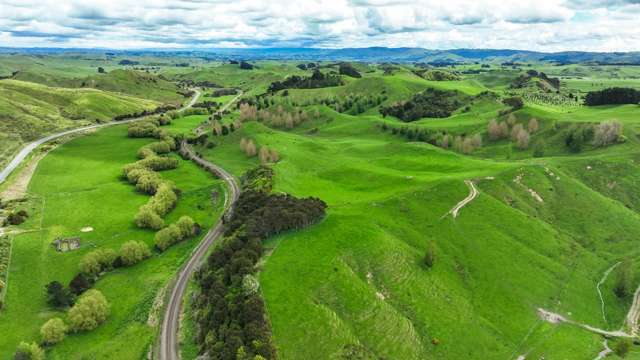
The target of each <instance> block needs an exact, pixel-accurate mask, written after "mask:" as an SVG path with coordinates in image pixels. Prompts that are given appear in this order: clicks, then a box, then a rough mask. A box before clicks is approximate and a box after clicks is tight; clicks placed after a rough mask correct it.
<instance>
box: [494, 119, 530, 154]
mask: <svg viewBox="0 0 640 360" xmlns="http://www.w3.org/2000/svg"><path fill="white" fill-rule="evenodd" d="M516 121H517V119H516V118H515V116H513V114H510V115H509V117H508V118H507V119H506V120H505V121H501V122H498V121H496V120H495V119H492V120H491V121H489V124H487V134H488V136H489V139H490V140H493V141H496V140H501V139H507V138H510V139H511V141H513V142H515V143H516V146H517V147H518V148H519V149H526V148H528V147H529V141H530V138H531V134H533V133H535V132H537V131H538V130H539V128H540V123H539V122H538V119H536V118H531V119H529V122H528V123H527V127H526V128H525V127H524V125H522V124H519V123H516Z"/></svg>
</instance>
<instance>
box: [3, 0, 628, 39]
mask: <svg viewBox="0 0 640 360" xmlns="http://www.w3.org/2000/svg"><path fill="white" fill-rule="evenodd" d="M0 46H9V47H83V48H93V47H101V48H115V49H132V48H212V47H323V48H340V47H367V46H388V47H422V48H428V49H451V48H502V49H506V48H508V49H526V50H539V51H563V50H584V51H638V50H640V0H587V1H581V0H566V1H560V0H471V1H460V0H446V1H431V0H417V1H406V0H313V1H308V0H224V1H223V0H183V1H177V0H154V1H147V0H137V1H127V0H97V1H95V0H93V1H91V0H82V1H80V0H78V1H76V0H71V1H65V0H37V1H34V0H0Z"/></svg>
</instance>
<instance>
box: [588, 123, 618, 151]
mask: <svg viewBox="0 0 640 360" xmlns="http://www.w3.org/2000/svg"><path fill="white" fill-rule="evenodd" d="M621 138H622V124H621V123H620V122H618V121H615V120H614V121H605V122H602V123H600V124H598V125H596V126H595V129H594V133H593V145H594V146H596V147H601V146H607V145H611V144H615V143H617V142H618V141H619V140H620V139H621Z"/></svg>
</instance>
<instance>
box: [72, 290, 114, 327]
mask: <svg viewBox="0 0 640 360" xmlns="http://www.w3.org/2000/svg"><path fill="white" fill-rule="evenodd" d="M108 316H109V302H108V301H107V299H106V298H105V297H104V295H102V293H101V292H100V291H98V290H95V289H91V290H88V291H86V292H85V293H84V294H82V296H81V297H80V298H79V299H78V302H77V303H76V304H75V305H74V306H73V307H72V308H71V309H70V310H69V314H68V321H69V328H70V330H72V331H75V332H79V331H88V330H93V329H95V328H97V327H98V325H100V324H102V323H103V322H104V321H105V320H107V317H108Z"/></svg>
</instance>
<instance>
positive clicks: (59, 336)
mask: <svg viewBox="0 0 640 360" xmlns="http://www.w3.org/2000/svg"><path fill="white" fill-rule="evenodd" d="M66 332H67V325H65V323H64V321H62V319H60V318H53V319H49V321H47V322H46V323H44V325H42V327H41V328H40V335H41V336H42V342H43V343H44V344H46V345H52V344H57V343H59V342H60V341H62V340H64V336H65V333H66Z"/></svg>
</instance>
